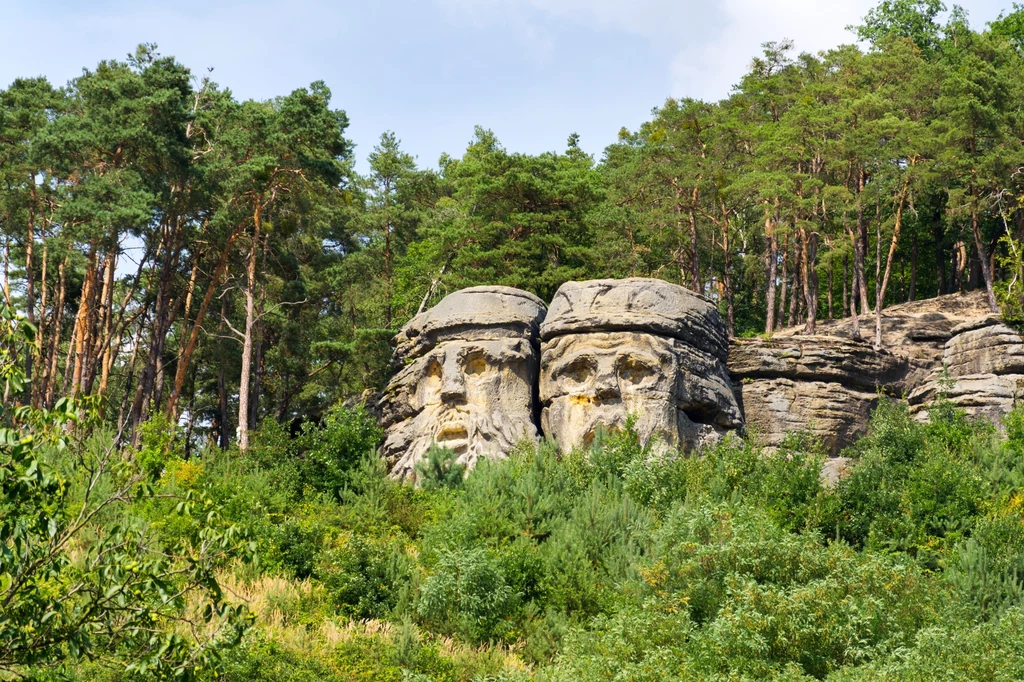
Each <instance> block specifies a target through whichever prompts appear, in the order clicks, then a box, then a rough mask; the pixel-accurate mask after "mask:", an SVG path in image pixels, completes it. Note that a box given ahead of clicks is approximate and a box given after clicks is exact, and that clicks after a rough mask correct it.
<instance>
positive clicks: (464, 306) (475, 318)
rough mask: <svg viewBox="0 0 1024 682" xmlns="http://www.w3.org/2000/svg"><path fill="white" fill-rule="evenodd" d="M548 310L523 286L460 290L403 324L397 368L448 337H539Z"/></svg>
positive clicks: (396, 358)
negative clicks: (522, 288)
mask: <svg viewBox="0 0 1024 682" xmlns="http://www.w3.org/2000/svg"><path fill="white" fill-rule="evenodd" d="M546 309H547V308H546V307H545V306H544V302H543V301H542V300H540V299H539V298H537V297H536V296H534V295H533V294H531V293H530V292H528V291H522V290H521V289H514V288H512V287H501V286H482V287H469V288H467V289H460V290H459V291H456V292H455V293H453V294H451V295H449V296H446V297H445V298H444V299H442V300H441V302H440V303H438V304H437V305H436V306H434V307H433V308H431V309H429V310H426V311H424V312H423V313H421V314H419V315H417V316H416V317H414V318H412V319H411V320H409V322H407V323H406V325H405V326H404V327H402V329H401V331H399V332H398V334H397V335H396V336H395V341H394V343H395V354H394V363H395V366H396V369H398V368H401V367H402V366H404V364H405V361H406V360H408V359H411V358H416V357H419V356H421V355H423V354H424V353H426V352H428V351H429V350H430V349H432V348H433V347H434V346H436V345H437V344H439V343H442V342H444V341H447V340H459V339H463V338H466V337H471V338H473V339H477V340H484V339H505V338H513V339H518V338H527V337H528V338H530V339H536V338H537V333H538V330H539V327H540V322H541V320H543V319H544V311H545V310H546Z"/></svg>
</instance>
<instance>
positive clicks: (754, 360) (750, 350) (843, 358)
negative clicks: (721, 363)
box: [728, 336, 907, 390]
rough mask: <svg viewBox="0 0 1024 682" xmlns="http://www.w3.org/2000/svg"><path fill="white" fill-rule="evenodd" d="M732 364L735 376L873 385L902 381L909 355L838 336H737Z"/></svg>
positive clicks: (871, 386) (730, 356)
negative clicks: (742, 337) (768, 338)
mask: <svg viewBox="0 0 1024 682" xmlns="http://www.w3.org/2000/svg"><path fill="white" fill-rule="evenodd" d="M728 366H729V371H730V372H731V373H732V375H733V377H734V378H736V379H743V378H781V377H785V378H788V379H799V380H804V381H833V382H838V383H841V384H843V385H845V386H851V387H856V388H862V389H867V390H874V389H876V388H877V387H892V386H894V385H896V384H897V383H898V382H899V381H900V380H902V379H903V376H904V374H905V373H906V371H907V360H906V358H903V357H900V356H898V355H894V354H892V353H889V352H886V351H882V350H875V349H874V348H872V347H871V346H870V345H869V344H867V343H863V342H858V341H851V340H848V339H843V338H839V337H835V336H793V337H783V338H772V339H770V340H766V339H736V340H734V341H733V343H732V345H730V347H729V363H728Z"/></svg>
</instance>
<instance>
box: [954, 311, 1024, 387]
mask: <svg viewBox="0 0 1024 682" xmlns="http://www.w3.org/2000/svg"><path fill="white" fill-rule="evenodd" d="M962 326H964V327H965V330H964V331H963V332H962V333H958V334H957V335H956V336H954V337H953V338H951V339H950V340H949V341H948V342H946V350H945V363H946V366H947V368H948V371H949V375H950V376H951V377H960V376H967V375H971V374H1024V341H1022V340H1021V337H1020V334H1018V333H1017V332H1015V331H1014V330H1012V329H1010V328H1009V327H1007V326H1006V325H1004V324H1002V323H997V324H990V325H986V326H980V327H971V326H966V325H962Z"/></svg>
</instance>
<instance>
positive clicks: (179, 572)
mask: <svg viewBox="0 0 1024 682" xmlns="http://www.w3.org/2000/svg"><path fill="white" fill-rule="evenodd" d="M852 30H853V34H852V35H853V36H854V37H855V39H856V40H857V41H858V42H857V43H856V44H853V43H851V44H849V45H843V46H838V47H836V48H834V49H832V50H829V51H826V52H822V53H818V54H813V55H812V54H807V53H799V52H797V51H796V47H797V46H794V45H793V44H792V43H791V42H790V41H786V40H780V41H777V42H772V43H766V44H765V45H763V46H761V51H760V52H759V53H758V56H757V57H755V58H753V59H752V61H751V63H750V65H749V68H748V70H747V73H746V74H745V75H744V76H743V78H742V79H741V80H740V82H739V83H737V84H736V85H735V87H734V88H733V90H732V93H731V94H730V95H729V97H727V98H726V99H723V100H721V101H719V102H704V101H698V100H694V99H686V98H681V99H676V98H669V99H666V100H665V101H664V103H662V104H661V105H660V106H658V107H656V108H655V109H654V110H653V111H652V112H651V115H650V120H648V121H647V122H646V123H644V124H642V125H641V126H640V127H639V128H638V129H637V130H627V129H625V128H624V129H622V130H621V131H620V132H619V134H618V138H617V141H616V142H615V143H614V144H612V145H610V146H608V147H607V148H606V149H605V150H604V153H603V155H602V156H601V158H600V159H595V158H594V157H593V156H591V155H588V154H587V153H585V152H584V151H583V150H582V149H581V148H580V146H579V139H578V137H577V136H576V135H575V134H570V135H568V139H567V142H566V147H565V149H564V150H561V151H551V152H547V153H542V154H537V155H530V154H523V153H518V152H514V151H510V150H507V149H505V148H504V147H503V146H502V144H501V143H500V141H499V140H498V139H497V137H496V136H495V134H494V133H493V132H492V131H490V130H488V129H486V128H484V127H477V128H476V129H475V130H474V131H467V136H471V140H470V142H469V144H468V146H467V147H466V149H465V150H460V151H459V155H449V154H445V155H443V156H442V157H441V158H440V159H439V161H438V163H437V166H436V167H433V168H427V167H420V166H419V165H417V163H416V161H415V159H414V158H413V157H412V156H411V155H410V154H409V153H407V152H405V151H403V149H402V146H401V142H400V140H399V137H398V134H397V133H396V132H391V131H388V132H384V133H383V134H382V135H381V137H380V140H379V143H378V144H377V145H376V146H375V147H374V148H373V149H372V150H370V151H369V153H368V156H367V157H366V160H367V172H366V173H365V174H363V173H359V172H357V170H356V150H355V148H354V146H353V144H352V142H351V141H350V140H349V139H348V138H346V130H347V127H348V124H349V120H348V117H347V115H346V114H345V112H344V109H343V107H344V102H334V101H332V94H331V92H330V90H329V89H328V88H327V87H326V85H325V84H324V83H323V82H314V83H311V84H310V85H309V86H308V87H305V88H300V89H297V90H295V91H293V92H292V93H290V94H287V95H282V96H280V97H277V98H275V99H272V100H269V101H239V100H238V99H236V98H235V96H234V95H233V94H232V92H231V90H230V89H229V88H228V87H227V86H226V85H223V84H218V83H216V82H215V81H214V80H212V74H211V73H206V74H202V73H199V74H197V73H194V72H193V71H192V70H190V69H189V68H188V66H186V65H183V64H181V63H179V62H178V61H177V60H176V59H175V58H173V57H168V56H164V55H162V54H160V52H159V50H158V48H157V46H156V45H152V44H141V45H140V46H139V47H138V49H137V51H136V52H135V53H134V54H132V55H129V56H128V57H127V58H126V59H124V60H118V59H111V60H109V61H103V62H101V63H99V64H97V65H95V66H90V67H87V68H85V69H84V70H83V72H82V75H81V76H79V77H77V78H75V79H74V80H72V81H71V82H69V83H67V84H66V85H64V86H60V85H56V84H52V83H50V82H48V81H47V79H45V78H43V77H25V78H19V79H17V80H15V81H14V82H13V83H11V84H9V85H8V86H7V87H6V89H3V90H0V242H2V257H3V280H2V282H0V286H2V300H0V319H2V322H3V324H2V325H0V381H2V382H3V403H2V407H0V680H5V679H31V680H83V681H84V680H109V681H111V682H113V681H114V680H125V681H127V680H148V679H175V680H191V679H195V680H206V679H224V680H268V681H269V680H357V679H358V680H364V679H365V680H371V679H372V680H396V681H398V680H402V681H418V680H428V679H438V680H481V681H482V680H668V679H680V680H683V679H686V680H690V679H707V680H743V679H778V680H798V679H812V678H813V679H826V678H827V679H830V680H853V679H873V680H874V679H877V680H938V679H949V680H960V679H978V680H1011V679H1021V678H1022V677H1024V408H1018V409H1017V410H1016V411H1014V412H1013V413H1011V415H1010V416H1009V417H1007V419H1006V420H1005V422H1004V425H1003V428H1001V429H996V428H995V427H994V426H993V425H992V424H989V423H986V422H984V421H983V420H978V421H974V420H970V419H968V418H967V417H966V416H965V415H964V414H963V413H962V412H959V411H958V410H956V409H955V408H954V407H953V406H952V405H949V404H941V405H940V406H939V407H938V408H937V409H935V410H933V414H932V420H931V423H930V424H921V423H918V422H916V421H914V420H912V419H911V417H910V416H909V414H908V412H907V409H906V406H905V405H904V404H902V403H901V402H900V401H899V400H888V399H883V400H882V401H881V402H880V406H879V408H878V409H877V411H876V413H875V415H874V417H873V419H872V422H871V425H870V431H869V434H868V435H867V436H866V437H865V438H864V439H863V440H862V441H861V442H859V443H857V444H856V445H854V446H853V447H852V448H851V449H850V451H849V452H848V453H847V454H848V455H849V456H851V457H854V458H855V459H857V460H858V461H859V464H858V466H857V467H856V468H855V470H854V473H853V474H851V475H850V476H849V477H848V478H846V479H844V480H843V481H842V482H840V483H839V484H838V485H837V486H835V487H824V486H823V485H822V484H821V482H820V481H819V479H818V471H819V469H820V466H821V462H822V461H823V458H824V456H825V455H824V451H823V450H822V448H821V446H820V444H818V443H815V442H814V440H813V439H812V438H809V437H808V435H807V434H803V433H794V434H792V435H791V438H790V440H788V441H787V444H786V445H784V446H783V447H782V448H781V449H779V450H778V451H768V450H763V449H762V448H761V447H760V446H759V445H758V443H757V442H756V440H754V439H751V440H747V441H740V440H739V439H733V438H730V439H727V440H726V441H725V442H723V443H722V444H720V445H718V446H716V447H714V448H711V449H709V450H707V451H706V452H702V453H700V455H699V456H690V457H668V458H656V459H652V458H651V457H650V456H649V453H648V452H647V450H646V449H645V447H644V446H643V444H642V443H640V442H639V440H638V439H637V437H636V434H635V433H634V432H632V431H626V432H624V433H621V434H616V435H613V436H610V437H608V438H607V439H604V440H601V441H600V442H597V443H596V444H595V445H594V446H593V448H591V449H590V450H588V451H587V452H580V451H573V452H571V453H562V454H560V453H557V452H556V451H555V450H554V448H553V447H552V446H551V444H550V443H541V444H540V445H532V444H523V445H522V446H521V447H519V448H517V450H516V452H515V453H514V454H513V456H512V457H511V458H510V459H509V460H508V461H504V462H498V463H492V464H485V465H481V466H480V467H478V469H477V470H475V471H474V472H472V474H471V475H469V476H464V475H463V473H464V472H463V471H461V470H460V469H459V468H458V467H457V466H454V465H453V463H452V461H451V459H450V458H447V459H446V457H445V453H444V452H443V451H437V452H434V453H433V456H432V458H431V460H430V462H429V466H428V467H427V468H425V469H424V471H423V481H422V485H420V486H418V487H411V486H402V485H399V484H397V483H395V482H393V481H391V480H390V479H388V477H387V472H386V471H385V470H384V469H383V466H384V465H383V463H382V462H381V460H380V458H379V456H377V455H376V454H375V450H374V449H375V448H376V447H377V446H379V444H380V441H381V432H380V430H379V428H378V426H377V424H376V422H375V420H374V419H373V417H372V416H371V415H370V413H369V412H368V411H367V410H366V409H365V408H364V407H363V406H362V404H361V403H362V402H363V401H365V400H366V399H367V398H368V397H369V396H371V395H372V394H373V393H374V392H375V391H378V390H379V389H381V388H382V387H383V385H384V384H385V383H386V381H387V380H388V378H389V376H390V373H391V371H392V367H391V352H392V348H391V345H390V341H391V339H392V337H393V336H394V335H395V333H396V332H397V331H398V330H399V329H400V328H401V327H402V325H403V324H405V323H406V322H407V321H408V320H409V319H410V318H411V317H412V316H413V315H415V314H416V313H417V312H419V311H422V310H425V309H426V308H428V307H430V306H431V305H433V304H434V303H436V302H438V301H439V300H440V299H441V298H443V297H444V296H445V295H447V294H449V293H451V292H453V291H455V290H457V289H460V288H463V287H467V286H473V285H480V284H501V285H508V286H513V287H518V288H521V289H525V290H528V291H530V292H532V293H534V294H536V295H538V296H539V297H541V298H542V299H544V300H545V301H548V300H550V299H551V296H552V295H553V293H554V292H555V290H556V289H557V288H558V287H559V285H561V284H562V283H564V282H567V281H572V280H585V279H594V278H605V277H629V276H643V277H655V278H660V279H664V280H668V281H671V282H674V283H678V284H682V285H683V286H686V287H688V288H690V289H692V290H694V291H697V292H700V293H702V294H703V295H705V296H706V297H708V298H709V299H710V300H712V301H713V302H714V303H715V304H716V305H717V306H718V308H719V310H720V312H721V315H722V318H723V319H724V320H725V322H726V324H727V327H728V331H729V333H730V335H732V336H736V337H741V336H755V335H765V336H767V337H770V336H771V334H772V333H773V332H774V331H776V330H779V329H782V328H786V327H795V326H800V327H802V328H803V329H804V330H805V332H806V333H808V334H813V333H814V332H815V329H816V324H817V323H818V322H820V321H822V320H831V319H837V318H845V317H851V316H852V318H853V320H854V321H855V322H856V324H857V328H858V329H859V332H858V333H859V334H860V336H861V338H863V340H864V341H865V342H868V343H873V344H874V345H875V346H881V345H882V342H883V339H882V333H881V319H882V314H883V311H884V310H885V309H886V307H887V306H891V305H893V304H896V303H900V302H905V301H913V300H919V299H925V298H930V297H934V296H937V295H942V294H949V293H956V292H967V291H983V292H985V296H986V300H987V301H988V304H989V306H990V308H991V309H992V311H993V312H999V313H1001V315H1002V316H1003V319H1004V320H1006V321H1008V322H1010V323H1013V324H1016V325H1020V324H1022V323H1024V173H1022V171H1024V147H1022V145H1024V6H1021V5H1018V4H1016V3H1014V4H1013V6H1012V7H1011V8H1008V9H1007V10H1005V11H1004V12H1003V13H1002V14H1001V15H1000V16H999V18H998V19H996V20H994V21H992V22H990V23H988V24H987V25H985V26H983V27H974V26H972V25H971V24H970V22H969V21H968V17H967V15H966V13H965V12H964V11H963V10H962V9H960V8H959V7H956V6H954V7H952V8H950V9H949V10H948V11H947V8H946V7H945V6H944V5H943V4H942V2H941V1H940V0H883V1H882V2H881V3H880V4H879V5H878V6H877V7H875V8H874V9H873V10H871V11H870V12H869V13H868V14H867V15H866V16H865V17H864V19H863V20H862V23H861V24H860V25H859V26H856V27H852ZM750 47H751V52H754V51H756V46H750Z"/></svg>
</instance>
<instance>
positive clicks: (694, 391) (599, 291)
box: [540, 279, 742, 451]
mask: <svg viewBox="0 0 1024 682" xmlns="http://www.w3.org/2000/svg"><path fill="white" fill-rule="evenodd" d="M541 339H542V340H543V341H542V346H541V348H542V350H541V372H540V400H541V404H542V405H543V411H542V413H541V429H542V431H543V432H544V433H545V434H546V435H547V436H549V437H551V438H554V439H555V441H556V442H557V443H558V445H559V447H560V448H561V449H562V450H563V451H567V450H569V449H571V448H573V447H577V446H587V445H589V444H590V443H591V442H592V440H593V438H594V436H595V434H596V433H597V432H598V431H599V430H600V429H607V430H614V429H622V428H623V427H624V426H625V423H626V419H627V416H628V415H630V414H635V415H636V416H637V417H638V421H637V423H636V428H637V431H638V432H639V434H640V436H641V438H642V439H643V440H644V441H645V442H648V441H652V440H653V441H654V442H655V443H656V444H658V447H683V448H690V447H694V446H698V445H702V444H705V443H708V442H712V441H714V440H717V438H718V437H719V436H720V435H721V434H722V433H724V432H725V431H726V430H729V429H736V428H738V427H739V426H740V425H741V424H742V418H741V414H740V411H739V407H738V405H737V404H736V400H735V397H734V395H733V393H732V390H731V384H730V381H729V376H728V373H727V371H726V369H725V365H724V362H723V360H724V358H725V356H726V349H727V344H726V334H725V326H724V324H723V322H722V320H721V317H720V316H719V314H718V311H717V310H716V309H715V307H714V306H713V305H712V304H711V302H710V301H708V300H707V299H705V298H703V297H701V296H698V295H697V294H694V293H693V292H691V291H689V290H687V289H684V288H683V287H680V286H677V285H674V284H669V283H667V282H663V281H660V280H652V279H625V280H594V281H590V282H570V283H567V284H564V285H562V287H561V288H559V290H558V292H557V293H556V294H555V297H554V300H553V301H552V303H551V307H550V308H549V310H548V315H547V317H546V318H545V320H544V323H543V324H542V325H541Z"/></svg>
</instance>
